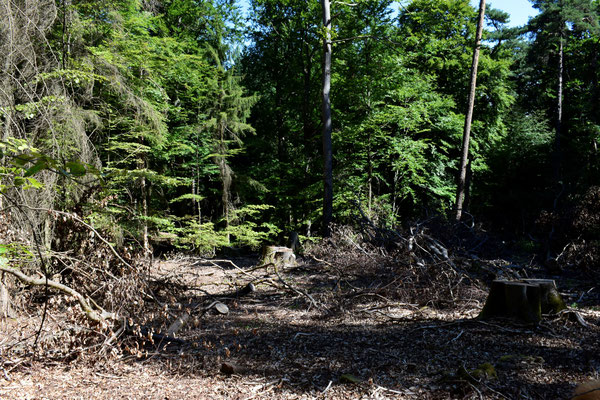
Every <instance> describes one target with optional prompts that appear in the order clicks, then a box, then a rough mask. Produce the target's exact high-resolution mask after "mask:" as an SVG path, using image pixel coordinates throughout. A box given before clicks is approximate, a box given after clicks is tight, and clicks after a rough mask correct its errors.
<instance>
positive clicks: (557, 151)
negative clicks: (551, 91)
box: [553, 35, 564, 187]
mask: <svg viewBox="0 0 600 400" xmlns="http://www.w3.org/2000/svg"><path fill="white" fill-rule="evenodd" d="M563 75H564V43H563V38H562V35H561V37H560V39H559V44H558V96H557V99H556V137H555V138H554V162H553V169H554V182H555V183H556V185H557V187H558V186H559V185H560V184H559V182H560V169H561V164H562V149H561V135H562V124H563V121H562V119H563V118H562V109H563Z"/></svg>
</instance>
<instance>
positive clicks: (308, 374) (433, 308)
mask: <svg viewBox="0 0 600 400" xmlns="http://www.w3.org/2000/svg"><path fill="white" fill-rule="evenodd" d="M356 239H357V236H352V232H351V231H349V230H347V229H346V230H338V231H336V232H335V233H334V238H333V240H332V242H330V244H329V245H322V246H321V245H320V246H315V247H314V248H312V249H311V250H310V251H309V252H307V253H306V254H305V255H304V256H301V257H299V258H298V259H297V260H294V259H291V260H289V261H282V260H281V259H280V260H278V261H276V262H275V263H268V264H264V263H262V264H261V263H260V260H259V258H257V257H241V258H240V257H237V258H231V259H220V260H219V259H204V258H198V257H191V256H178V257H173V258H170V259H169V258H167V259H165V260H155V261H154V263H153V264H152V267H150V270H149V271H148V272H149V275H150V276H149V279H148V281H147V282H146V285H145V287H144V288H136V292H137V293H138V294H139V295H138V297H137V298H136V299H134V298H133V297H132V298H130V299H129V301H134V302H136V303H137V302H138V301H139V302H140V303H143V304H144V305H143V306H140V307H139V308H138V310H139V311H137V312H136V315H138V316H140V317H141V318H140V319H139V320H138V323H140V324H142V325H143V331H138V332H139V333H136V332H135V329H132V331H131V332H129V334H127V333H123V332H121V334H122V335H123V336H122V337H120V338H119V341H118V343H119V344H117V343H116V342H114V343H110V338H111V335H112V334H113V333H114V332H113V331H105V332H103V333H101V334H99V333H98V332H96V331H95V330H94V329H90V328H87V329H86V326H87V325H88V323H87V322H86V321H84V319H85V318H84V317H82V314H81V312H80V311H79V310H77V305H74V304H73V303H74V301H73V299H72V298H71V299H68V298H66V299H63V300H62V301H63V302H64V303H61V302H54V303H53V305H52V306H50V307H49V309H48V311H47V312H48V317H47V322H46V323H45V326H44V328H43V330H42V332H41V333H40V340H39V347H38V352H39V354H37V355H32V354H27V353H26V352H25V350H24V349H26V348H27V347H26V346H24V344H25V343H26V342H25V341H23V340H24V339H26V338H27V336H29V335H32V336H35V334H36V330H37V329H38V327H39V324H40V318H41V315H40V314H41V309H40V308H37V311H36V312H33V313H32V314H30V315H29V316H28V317H25V316H21V317H19V318H17V319H10V320H8V322H9V323H8V325H7V324H3V325H2V338H3V339H2V347H3V349H5V350H4V353H3V355H2V372H3V377H2V378H0V379H2V385H0V397H2V398H3V399H4V398H7V399H37V398H47V399H59V398H86V399H107V398H110V399H116V398H132V399H142V398H144V399H145V398H147V399H174V398H189V399H250V398H252V399H254V398H257V399H302V398H305V399H312V398H323V399H354V398H356V399H358V398H369V399H378V398H380V399H392V398H393V399H448V398H453V399H454V398H456V399H478V398H484V399H568V398H570V395H571V394H572V393H573V389H574V387H575V384H577V383H581V382H586V381H588V380H589V379H590V378H593V376H590V373H591V371H593V370H594V369H597V368H598V366H599V364H600V357H599V353H598V351H597V349H598V346H599V345H600V343H599V342H600V335H599V332H600V326H599V324H600V309H598V294H597V293H595V292H596V288H594V287H589V281H587V280H585V279H582V278H583V277H581V276H579V277H577V276H574V277H573V278H572V279H569V281H568V283H566V282H565V285H564V287H560V292H561V294H562V296H563V297H564V298H565V299H567V300H569V301H570V304H571V305H572V307H576V310H577V313H579V314H580V315H581V316H582V317H583V320H584V321H578V320H577V319H575V318H571V317H570V316H569V314H564V313H563V314H559V315H546V316H544V318H543V320H542V321H541V322H540V323H539V324H536V325H532V324H524V323H522V322H519V321H514V320H510V319H492V320H482V319H479V318H477V317H478V314H479V313H480V311H481V309H482V307H483V304H484V303H485V299H486V295H487V291H486V286H487V283H486V282H488V283H489V278H490V276H498V275H500V276H502V275H504V276H512V277H513V278H515V277H516V276H517V275H520V276H523V275H524V276H528V277H533V276H538V275H539V274H543V270H540V269H539V268H536V267H535V266H533V265H525V264H522V265H519V264H514V263H510V262H508V261H506V260H503V259H500V258H493V259H485V258H479V257H473V255H472V256H471V258H470V259H469V258H464V257H459V256H457V255H455V254H451V255H450V257H449V258H448V259H443V258H442V257H437V256H435V255H431V254H428V253H429V252H428V251H427V250H426V249H427V246H428V244H427V239H428V236H427V235H417V236H415V237H414V238H413V239H414V242H415V244H416V246H419V247H420V246H423V247H421V248H422V250H415V251H414V252H407V251H406V250H407V249H406V248H404V249H402V248H398V249H396V250H394V251H391V252H387V251H383V250H382V248H378V247H373V246H368V244H365V243H361V242H357V241H356ZM479 239H481V238H479ZM280 249H281V248H280ZM488 251H490V249H488ZM490 254H491V253H490ZM320 257H323V258H320ZM411 259H412V260H419V259H421V261H423V262H421V263H419V264H420V265H416V264H414V263H412V262H410V261H409V260H411ZM261 265H262V266H261ZM432 276H435V277H437V278H435V279H432V278H431V277H432ZM138 282H139V281H138ZM249 283H252V284H253V285H254V288H253V290H252V291H245V292H243V291H241V290H240V289H243V288H244V287H247V285H248V284H249ZM142 293H143V294H142ZM148 294H151V296H148ZM129 296H132V294H129ZM144 297H146V299H144ZM216 301H218V302H222V304H225V305H226V306H225V310H221V311H217V310H215V309H214V303H215V302H216ZM38 302H39V300H38ZM65 307H68V311H67V312H65ZM186 314H188V315H189V318H188V319H187V320H186V321H185V323H184V324H183V325H181V326H177V325H175V326H176V329H177V331H176V332H174V333H171V334H169V333H168V332H169V331H170V330H173V326H174V322H175V321H177V320H181V317H182V316H183V315H186ZM582 322H583V323H582ZM117 327H118V324H117V325H116V327H115V328H114V329H117ZM121 328H122V326H121ZM149 332H152V333H154V332H155V333H157V335H158V336H155V337H152V333H149ZM161 332H162V335H163V336H161ZM171 338H172V340H171ZM21 348H23V350H21Z"/></svg>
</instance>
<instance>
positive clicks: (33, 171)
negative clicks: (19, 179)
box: [23, 160, 48, 177]
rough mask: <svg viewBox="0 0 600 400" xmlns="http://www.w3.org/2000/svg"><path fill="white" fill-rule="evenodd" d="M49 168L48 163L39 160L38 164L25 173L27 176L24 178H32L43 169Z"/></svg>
mask: <svg viewBox="0 0 600 400" xmlns="http://www.w3.org/2000/svg"><path fill="white" fill-rule="evenodd" d="M46 168H48V163H47V162H46V160H38V162H36V163H35V164H34V165H33V167H31V168H29V169H28V170H27V171H25V174H24V175H23V176H25V177H28V176H32V175H35V174H37V173H38V172H40V171H41V170H43V169H46Z"/></svg>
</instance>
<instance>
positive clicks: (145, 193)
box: [140, 176, 150, 256]
mask: <svg viewBox="0 0 600 400" xmlns="http://www.w3.org/2000/svg"><path fill="white" fill-rule="evenodd" d="M140 194H141V196H142V215H143V216H144V224H143V226H142V236H143V241H144V256H148V255H149V254H150V240H149V239H148V220H147V218H148V188H147V186H146V177H145V176H143V177H142V180H141V193H140Z"/></svg>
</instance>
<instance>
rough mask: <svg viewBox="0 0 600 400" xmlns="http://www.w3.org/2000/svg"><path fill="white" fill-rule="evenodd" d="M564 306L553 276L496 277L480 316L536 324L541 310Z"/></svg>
mask: <svg viewBox="0 0 600 400" xmlns="http://www.w3.org/2000/svg"><path fill="white" fill-rule="evenodd" d="M565 308H566V306H565V303H564V301H563V300H562V298H561V297H560V294H559V293H558V291H557V290H556V284H555V283H554V281H553V280H551V279H524V280H522V281H504V280H495V281H493V282H492V286H491V287H490V293H489V294H488V298H487V300H486V302H485V305H484V306H483V310H481V313H480V314H479V318H481V319H488V318H493V317H504V318H512V319H517V320H519V321H522V322H526V323H533V324H537V323H538V322H540V321H541V319H542V314H548V313H557V312H559V311H560V310H563V309H565Z"/></svg>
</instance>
